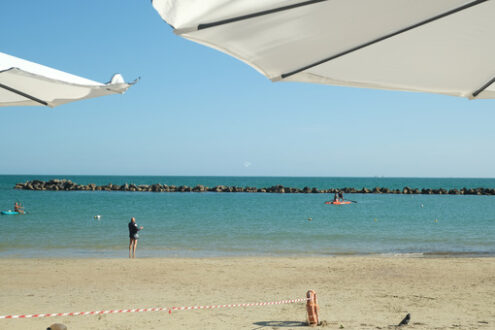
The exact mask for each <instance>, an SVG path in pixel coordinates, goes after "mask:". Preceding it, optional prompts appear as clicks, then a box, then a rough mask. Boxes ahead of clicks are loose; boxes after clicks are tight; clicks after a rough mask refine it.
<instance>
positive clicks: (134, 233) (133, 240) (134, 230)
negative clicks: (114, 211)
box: [128, 217, 144, 258]
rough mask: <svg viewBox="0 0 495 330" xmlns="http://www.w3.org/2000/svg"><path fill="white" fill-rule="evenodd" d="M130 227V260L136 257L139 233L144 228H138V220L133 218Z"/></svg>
mask: <svg viewBox="0 0 495 330" xmlns="http://www.w3.org/2000/svg"><path fill="white" fill-rule="evenodd" d="M128 227H129V258H134V257H136V247H137V241H138V238H139V235H138V231H140V230H142V229H143V228H144V227H143V226H141V227H138V225H137V223H136V219H135V218H134V217H133V218H131V222H129V224H128Z"/></svg>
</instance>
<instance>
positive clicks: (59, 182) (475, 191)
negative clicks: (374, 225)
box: [14, 179, 495, 195]
mask: <svg viewBox="0 0 495 330" xmlns="http://www.w3.org/2000/svg"><path fill="white" fill-rule="evenodd" d="M14 188H15V189H21V190H50V191H59V190H62V191H72V190H75V191H141V192H145V191H146V192H208V191H209V192H230V193H235V192H245V193H277V194H297V193H299V194H332V193H336V192H338V191H342V192H344V193H346V194H423V195H495V189H493V188H462V189H450V190H447V189H443V188H440V189H429V188H423V189H418V188H410V187H404V188H402V189H389V188H383V187H375V188H372V189H368V188H362V189H356V188H349V187H344V188H329V189H318V188H315V187H312V188H310V187H304V188H294V187H284V186H282V185H276V186H272V187H266V188H257V187H235V186H214V187H207V186H203V185H197V186H195V187H188V186H174V185H170V186H169V185H166V184H160V183H155V184H151V185H147V184H141V185H136V184H133V183H125V184H123V185H116V184H112V183H109V184H107V185H104V186H97V185H96V184H94V183H90V184H86V185H81V184H77V183H75V182H72V181H71V180H67V179H53V180H50V181H41V180H32V181H27V182H25V183H18V184H16V185H15V187H14Z"/></svg>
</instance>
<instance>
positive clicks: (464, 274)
mask: <svg viewBox="0 0 495 330" xmlns="http://www.w3.org/2000/svg"><path fill="white" fill-rule="evenodd" d="M0 268H1V269H2V271H1V272H0V283H1V284H0V285H1V290H0V314H2V315H9V314H34V313H55V312H79V311H92V310H109V309H127V308H146V307H171V306H194V305H215V304H233V303H248V302H265V301H278V300H284V299H289V298H290V299H292V298H303V297H304V296H305V293H306V291H307V290H308V289H314V290H316V292H317V294H318V298H319V303H320V308H321V310H320V320H321V321H323V326H322V327H323V328H328V329H338V328H342V327H343V328H344V329H387V328H394V325H395V324H397V323H399V322H400V320H401V319H402V318H403V317H404V316H405V315H406V314H407V313H410V314H411V321H410V324H409V325H408V326H407V327H406V328H411V329H494V328H495V258H411V257H409V258H408V257H328V258H264V257H263V258H260V257H257V258H207V259H176V258H164V259H135V260H128V259H1V260H0ZM305 321H306V313H305V306H304V304H303V303H295V304H287V305H273V306H259V307H239V308H230V309H229V308H222V309H216V310H196V311H175V312H172V313H171V314H169V313H167V312H146V313H126V314H111V315H98V316H77V317H54V318H37V319H19V320H0V328H1V329H46V327H47V326H49V325H50V324H52V323H56V322H59V323H63V324H66V325H67V326H68V329H292V328H302V327H304V323H303V322H305Z"/></svg>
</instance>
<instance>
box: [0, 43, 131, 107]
mask: <svg viewBox="0 0 495 330" xmlns="http://www.w3.org/2000/svg"><path fill="white" fill-rule="evenodd" d="M135 82H136V81H134V82H132V83H126V82H124V79H123V78H122V76H121V75H120V74H116V75H114V76H113V77H112V79H111V81H110V82H109V83H107V84H102V83H99V82H96V81H92V80H89V79H85V78H82V77H79V76H75V75H72V74H70V73H66V72H63V71H59V70H55V69H52V68H49V67H47V66H44V65H40V64H37V63H34V62H30V61H26V60H23V59H20V58H18V57H15V56H11V55H8V54H5V53H0V107H6V106H26V105H46V106H49V107H52V108H53V107H56V106H58V105H61V104H65V103H69V102H73V101H79V100H83V99H89V98H93V97H98V96H104V95H110V94H122V93H124V92H125V91H126V90H127V89H128V88H129V87H130V86H131V85H132V84H134V83H135Z"/></svg>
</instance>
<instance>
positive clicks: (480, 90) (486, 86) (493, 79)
mask: <svg viewBox="0 0 495 330" xmlns="http://www.w3.org/2000/svg"><path fill="white" fill-rule="evenodd" d="M493 83H495V77H493V78H492V79H491V80H490V81H489V82H487V83H486V84H484V85H483V86H481V88H479V89H478V90H476V92H474V93H473V97H476V96H478V95H479V94H480V93H482V92H483V91H484V90H485V89H487V88H488V87H490V85H491V84H493Z"/></svg>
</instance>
